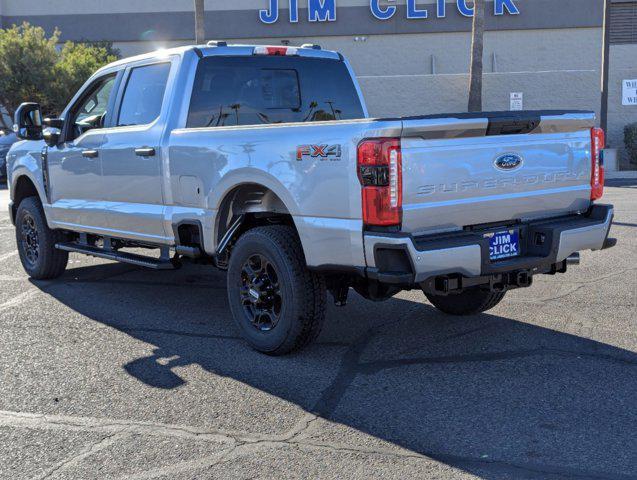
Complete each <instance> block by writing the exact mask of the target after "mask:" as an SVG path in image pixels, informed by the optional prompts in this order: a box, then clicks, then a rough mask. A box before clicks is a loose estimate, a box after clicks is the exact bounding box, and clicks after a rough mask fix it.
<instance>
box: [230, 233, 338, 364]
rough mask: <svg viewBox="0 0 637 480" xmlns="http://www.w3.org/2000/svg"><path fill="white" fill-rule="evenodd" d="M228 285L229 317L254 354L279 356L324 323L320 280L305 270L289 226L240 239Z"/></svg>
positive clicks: (302, 342)
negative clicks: (232, 319) (256, 352)
mask: <svg viewBox="0 0 637 480" xmlns="http://www.w3.org/2000/svg"><path fill="white" fill-rule="evenodd" d="M227 281H228V301H229V303H230V310H231V312H232V316H233V317H234V320H235V322H236V324H237V326H238V327H239V330H240V331H241V333H242V335H243V337H244V338H245V340H246V341H247V342H248V343H249V344H250V346H251V347H252V348H254V349H255V350H258V351H259V352H262V353H266V354H268V355H284V354H287V353H290V352H292V351H294V350H298V349H300V348H302V347H304V346H306V345H308V344H309V343H310V342H312V341H313V340H314V339H316V337H317V336H318V335H319V333H320V331H321V327H322V326H323V321H324V319H325V302H326V289H325V280H324V279H323V277H322V276H320V275H317V274H315V273H313V272H311V271H310V270H308V268H307V266H306V265H305V257H304V256H303V250H302V248H301V242H300V240H299V237H298V235H297V234H296V232H295V231H294V230H293V229H292V228H290V227H287V226H282V225H273V226H267V227H257V228H254V229H252V230H249V231H247V232H246V233H244V234H243V235H242V236H241V237H239V240H238V241H237V243H236V245H235V246H234V248H233V249H232V254H231V255H230V263H229V265H228V277H227Z"/></svg>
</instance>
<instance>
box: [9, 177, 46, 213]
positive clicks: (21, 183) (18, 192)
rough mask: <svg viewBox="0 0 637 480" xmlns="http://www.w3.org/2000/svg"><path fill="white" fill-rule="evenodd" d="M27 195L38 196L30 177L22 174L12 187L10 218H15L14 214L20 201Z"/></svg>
mask: <svg viewBox="0 0 637 480" xmlns="http://www.w3.org/2000/svg"><path fill="white" fill-rule="evenodd" d="M27 197H38V198H39V194H38V190H37V188H35V185H34V183H33V182H32V181H31V179H30V178H29V177H27V176H26V175H22V176H21V177H20V178H18V180H17V181H16V184H15V187H14V189H13V206H12V212H11V216H12V219H15V215H16V212H17V211H18V207H19V206H20V202H22V200H24V199H25V198H27Z"/></svg>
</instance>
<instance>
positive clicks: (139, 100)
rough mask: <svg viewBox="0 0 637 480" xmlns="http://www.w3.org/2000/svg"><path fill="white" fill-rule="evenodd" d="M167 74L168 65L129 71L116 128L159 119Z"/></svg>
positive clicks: (162, 64) (160, 64)
mask: <svg viewBox="0 0 637 480" xmlns="http://www.w3.org/2000/svg"><path fill="white" fill-rule="evenodd" d="M169 73H170V63H159V64H155V65H147V66H144V67H136V68H133V69H132V70H131V73H130V75H129V77H128V82H127V83H126V90H125V91H124V97H123V98H122V106H121V107H120V110H119V119H118V121H117V125H118V126H130V125H146V124H149V123H152V122H154V121H155V120H156V119H157V117H159V114H160V113H161V105H162V101H163V99H164V92H165V91H166V83H167V81H168V74H169Z"/></svg>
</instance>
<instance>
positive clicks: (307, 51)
mask: <svg viewBox="0 0 637 480" xmlns="http://www.w3.org/2000/svg"><path fill="white" fill-rule="evenodd" d="M257 47H269V48H277V49H283V48H287V49H294V50H295V51H296V55H297V56H300V57H312V58H325V59H331V60H342V59H343V57H342V56H341V55H340V54H339V53H338V52H335V51H332V50H322V49H320V48H317V46H314V45H303V46H294V45H289V46H286V45H256V44H253V45H242V44H226V43H225V42H214V41H211V42H209V43H208V44H206V45H186V46H183V47H174V48H166V49H163V48H162V49H159V50H155V51H153V52H149V53H143V54H141V55H135V56H134V57H127V58H122V59H120V60H117V61H115V62H112V63H109V64H108V65H105V66H103V67H102V68H100V69H99V70H98V72H100V71H102V70H106V69H110V68H113V67H118V66H122V65H127V64H129V63H133V62H138V61H141V60H148V59H154V58H164V57H169V56H171V55H183V54H184V53H185V52H188V51H198V52H200V54H201V56H203V57H209V56H215V55H220V56H222V55H245V56H251V55H254V54H255V49H256V48H257Z"/></svg>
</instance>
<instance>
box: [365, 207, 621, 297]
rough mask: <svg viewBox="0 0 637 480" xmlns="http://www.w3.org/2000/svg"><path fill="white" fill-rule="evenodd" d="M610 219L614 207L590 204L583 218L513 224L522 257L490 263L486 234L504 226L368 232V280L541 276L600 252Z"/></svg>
mask: <svg viewBox="0 0 637 480" xmlns="http://www.w3.org/2000/svg"><path fill="white" fill-rule="evenodd" d="M612 221H613V206H612V205H594V206H593V207H591V209H590V210H589V212H588V213H587V214H585V215H571V216H568V217H562V218H558V219H551V220H541V221H534V222H528V223H523V224H518V225H511V227H515V228H519V230H520V248H521V256H519V257H515V258H513V259H507V260H499V261H491V260H490V259H489V242H488V240H487V239H486V238H484V234H485V233H487V232H490V231H494V230H502V228H503V227H504V226H499V227H493V228H483V229H478V230H474V231H463V232H457V233H452V234H443V235H433V236H432V235H427V236H421V237H418V236H412V235H405V234H379V233H366V234H365V239H364V241H365V257H366V261H367V276H368V277H369V278H372V279H376V280H378V281H380V282H383V283H392V284H408V285H413V284H419V283H422V282H424V281H425V280H427V279H430V278H432V277H437V276H441V275H460V276H463V277H479V276H486V275H496V274H502V273H509V272H515V271H526V272H528V273H529V274H530V275H533V274H535V273H545V272H547V271H549V270H551V269H552V268H553V269H554V266H555V265H556V264H560V263H561V262H564V261H565V260H566V259H567V258H568V257H569V256H570V255H572V254H573V253H575V252H579V251H582V250H600V249H602V248H603V246H604V242H605V241H606V238H607V237H608V232H609V230H610V227H611V224H612Z"/></svg>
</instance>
